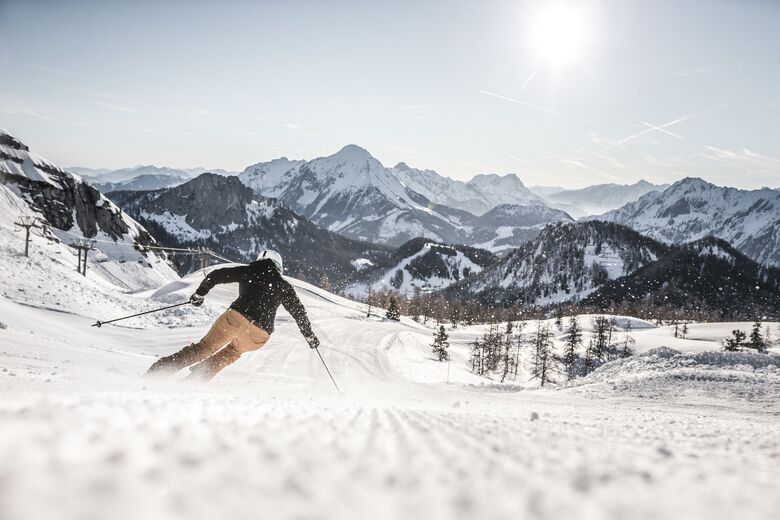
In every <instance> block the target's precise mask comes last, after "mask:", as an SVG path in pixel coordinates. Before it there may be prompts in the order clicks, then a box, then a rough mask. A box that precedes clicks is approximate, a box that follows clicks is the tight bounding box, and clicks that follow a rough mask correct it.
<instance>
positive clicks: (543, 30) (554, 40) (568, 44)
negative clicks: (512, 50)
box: [531, 3, 593, 68]
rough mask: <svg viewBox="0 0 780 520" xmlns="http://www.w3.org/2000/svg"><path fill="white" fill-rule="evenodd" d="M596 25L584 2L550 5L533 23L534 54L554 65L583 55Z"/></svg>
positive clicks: (562, 64) (559, 64)
mask: <svg viewBox="0 0 780 520" xmlns="http://www.w3.org/2000/svg"><path fill="white" fill-rule="evenodd" d="M592 25H593V22H592V19H591V16H590V13H589V12H588V11H587V9H586V8H585V6H584V5H583V4H582V3H577V4H574V3H572V4H557V5H549V6H546V7H545V8H544V9H543V10H541V11H540V12H538V13H536V16H535V17H534V19H533V22H532V26H531V44H532V47H533V53H534V56H535V57H536V59H538V60H539V61H541V62H543V63H546V64H548V65H550V66H551V67H554V68H559V67H562V66H564V65H566V64H568V63H571V62H573V61H575V60H577V59H579V58H581V57H582V56H583V54H584V51H585V49H586V48H587V47H588V45H589V44H590V43H591V39H592V33H593V27H592Z"/></svg>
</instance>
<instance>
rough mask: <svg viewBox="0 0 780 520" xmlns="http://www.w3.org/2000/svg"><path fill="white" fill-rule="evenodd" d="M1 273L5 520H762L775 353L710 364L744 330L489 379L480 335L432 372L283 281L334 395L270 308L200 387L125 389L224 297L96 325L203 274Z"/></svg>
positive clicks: (703, 328)
mask: <svg viewBox="0 0 780 520" xmlns="http://www.w3.org/2000/svg"><path fill="white" fill-rule="evenodd" d="M61 254H62V253H61ZM0 259H1V260H2V261H3V262H4V265H1V266H0V273H2V274H1V275H0V276H2V280H0V282H2V287H3V293H2V295H0V317H2V322H3V324H5V325H6V328H0V425H2V426H1V427H0V461H2V463H0V518H3V519H5V518H8V519H12V520H15V519H22V518H24V519H27V518H30V519H32V518H34V519H48V518H57V519H85V518H106V517H110V518H115V519H119V520H121V519H125V518H127V519H133V520H137V519H139V518H144V519H152V520H154V519H178V518H181V519H187V520H197V519H201V518H202V519H213V518H232V519H245V518H246V519H249V518H258V517H259V518H263V517H269V516H270V517H272V518H285V519H286V518H290V519H293V518H295V519H300V518H324V519H330V518H333V519H344V518H360V519H363V518H379V519H383V518H388V519H389V518H401V517H403V518H408V519H414V518H421V519H422V518H425V519H428V518H433V519H436V518H498V519H503V518H506V519H510V518H512V519H516V518H593V519H596V518H615V519H624V518H702V519H705V518H706V519H720V518H723V519H731V518H734V517H735V516H739V517H742V518H751V519H752V518H758V519H761V518H767V519H768V518H774V517H775V515H776V511H777V509H778V507H780V469H778V468H780V465H778V458H779V457H780V419H779V417H780V405H779V403H778V387H779V386H780V383H779V382H780V375H779V374H778V368H777V367H778V361H777V358H778V356H777V355H776V354H773V355H771V356H767V355H765V356H760V357H756V355H752V356H751V355H744V354H738V355H735V356H729V355H726V354H715V353H713V352H711V351H713V350H715V349H718V348H719V343H718V342H719V339H720V338H721V337H723V336H724V335H725V334H728V333H729V332H730V330H731V329H732V328H735V327H741V328H743V329H745V328H747V327H749V324H692V325H690V326H689V328H690V332H689V336H688V338H689V339H685V340H683V339H675V338H673V337H672V330H671V328H670V327H655V326H654V325H653V324H651V323H648V322H644V321H642V320H637V319H635V318H631V317H618V318H617V320H618V325H619V326H620V327H626V326H627V324H628V323H631V326H632V328H633V334H634V336H635V337H636V340H637V343H636V349H637V351H638V352H640V353H645V354H642V355H640V356H637V357H635V358H632V359H629V360H628V361H621V362H615V363H613V364H609V365H605V366H603V367H601V368H600V369H599V370H597V371H596V372H594V373H593V374H592V375H591V376H589V377H588V378H586V379H583V380H581V381H578V382H577V384H576V385H575V384H572V385H569V386H568V387H563V388H561V389H556V387H554V386H553V387H552V388H549V389H548V388H546V389H538V388H537V385H536V383H535V382H534V381H529V380H527V378H526V373H527V366H526V367H524V369H523V373H522V374H521V380H518V381H516V382H512V383H508V384H500V383H498V381H495V380H490V379H486V378H481V377H478V376H476V375H474V374H472V373H470V372H469V371H468V370H467V367H466V359H467V358H468V345H467V342H468V341H471V340H473V339H474V338H475V337H477V336H478V335H480V334H481V333H482V332H483V331H484V329H485V327H483V326H472V327H459V328H456V329H454V330H452V331H451V342H452V347H451V354H452V360H451V362H450V363H449V364H447V363H438V362H435V361H433V360H432V359H431V354H430V347H429V346H428V345H429V343H430V341H431V338H432V336H431V334H432V327H426V326H423V325H420V324H417V323H415V322H413V321H411V320H409V319H407V318H402V320H401V322H400V323H396V322H392V321H388V320H385V319H383V318H381V317H379V316H376V315H374V316H372V317H371V318H366V317H365V314H366V307H365V306H364V305H362V304H359V303H356V302H352V301H350V300H347V299H345V298H342V297H339V296H336V295H333V294H331V293H328V292H326V291H323V290H321V289H318V288H316V287H314V286H311V285H308V284H305V283H302V282H299V281H296V280H291V281H292V282H293V283H294V285H295V287H296V290H297V292H298V294H299V296H300V298H301V300H302V301H303V303H304V305H305V306H306V308H307V309H308V311H309V314H310V316H311V318H312V323H313V329H314V331H315V332H316V333H317V334H318V336H319V337H320V339H321V340H322V347H321V353H322V355H323V357H324V358H325V360H326V361H327V362H328V364H329V366H330V369H331V371H332V372H333V375H334V377H335V378H336V380H337V381H338V383H339V385H340V386H341V388H342V393H341V394H338V393H336V391H335V389H334V388H333V387H332V384H331V382H330V380H329V379H328V376H327V374H326V373H325V371H324V369H323V367H322V365H321V362H320V360H319V358H318V357H317V356H316V355H315V354H314V353H313V352H312V351H311V350H310V349H309V348H308V347H307V345H306V344H305V342H304V341H303V339H302V338H301V336H300V334H299V332H298V331H297V328H296V327H295V325H294V323H293V322H292V320H291V318H290V317H289V316H288V315H287V314H286V313H285V312H280V315H279V317H278V320H277V330H276V332H274V334H273V336H272V338H271V340H270V342H269V343H268V344H267V345H266V346H265V347H264V348H263V349H261V350H259V351H257V352H254V353H250V354H246V355H244V356H243V357H242V358H241V359H240V360H239V361H238V362H237V363H236V364H234V365H232V366H230V367H228V368H227V369H225V370H224V371H223V372H222V373H221V374H220V375H219V376H218V377H217V378H216V379H215V380H214V381H212V382H211V383H210V384H208V385H197V384H192V383H188V382H185V381H181V380H179V378H172V379H170V380H165V381H162V380H150V379H141V378H139V375H140V374H142V373H143V372H144V370H145V369H146V368H147V367H148V366H149V365H150V364H151V363H152V362H153V361H154V360H155V359H156V357H157V356H160V355H167V354H170V353H172V352H174V351H176V350H178V349H179V348H181V347H182V346H183V345H186V344H188V343H190V342H192V341H194V340H197V339H198V338H199V337H201V335H202V334H203V333H204V331H205V330H206V327H207V326H208V323H209V322H210V321H211V320H213V319H214V318H215V317H216V316H217V315H218V314H219V313H220V312H221V311H222V310H224V308H225V307H226V306H227V305H228V304H229V302H230V301H231V299H232V298H233V297H234V295H235V290H236V287H234V286H230V285H225V286H219V287H217V288H215V289H214V290H213V291H212V292H211V293H210V294H209V296H208V297H207V300H206V303H205V304H204V305H203V306H202V307H200V308H197V309H195V308H191V307H188V306H187V307H182V308H179V309H175V311H176V312H175V313H174V312H173V311H171V312H170V313H159V314H150V315H147V316H143V317H140V318H135V319H133V320H132V321H127V322H121V323H119V324H117V325H105V326H103V327H102V328H100V329H98V328H94V327H90V325H91V324H92V323H93V322H94V320H95V319H103V320H105V319H108V318H112V317H116V316H119V315H122V314H126V313H129V312H133V311H134V310H136V309H144V310H146V309H149V308H153V307H156V306H160V305H165V304H168V303H174V302H177V301H184V300H185V298H186V297H188V296H189V294H191V292H192V291H193V290H194V288H195V287H196V286H197V285H198V284H199V283H200V281H201V280H202V278H203V276H204V273H203V272H198V273H195V274H192V275H190V276H188V277H185V278H182V279H180V280H177V281H174V282H171V283H167V284H164V285H162V286H161V287H159V288H158V289H156V290H149V291H144V292H136V293H129V292H126V291H121V290H118V289H117V287H115V286H113V285H111V284H109V283H108V282H106V281H105V280H103V279H102V278H100V277H97V276H92V277H87V278H86V279H85V278H83V277H81V276H80V275H78V274H77V273H75V270H73V272H72V276H70V275H68V272H70V271H71V269H70V266H69V265H67V262H65V261H64V260H63V261H61V260H59V259H58V258H56V257H53V258H52V259H51V260H49V262H50V264H51V266H50V267H49V269H48V276H46V275H44V271H43V270H42V269H44V267H43V266H40V267H38V266H37V264H35V263H34V262H32V261H30V262H27V261H25V260H23V259H22V258H19V257H18V256H15V255H14V254H11V253H10V252H9V251H8V250H7V249H6V250H3V251H2V254H0ZM41 263H42V262H41ZM11 268H13V270H11ZM11 272H13V273H14V275H13V276H11V275H10V273H11ZM66 298H67V300H66V301H65V302H64V304H63V305H55V303H54V300H56V299H62V300H65V299H66ZM61 303H62V302H61ZM376 311H379V312H380V313H381V310H376V309H375V312H376ZM581 319H582V323H583V325H584V328H585V329H586V330H588V327H589V325H588V322H589V317H587V316H583V317H582V318H581ZM548 324H549V325H550V326H552V327H554V324H553V323H552V322H548ZM429 325H432V324H429ZM773 326H776V325H775V324H773ZM532 327H533V323H529V324H527V326H526V329H527V330H530V329H531V328H532ZM554 333H555V334H556V338H555V341H556V345H558V344H559V343H560V341H561V334H562V333H561V331H560V330H558V329H557V328H554ZM659 346H668V347H671V348H674V349H676V351H679V352H680V353H676V352H675V351H666V350H658V348H657V347H659ZM653 349H655V350H653ZM682 352H687V353H685V354H683V353H682ZM691 352H694V354H690V353H691ZM695 352H699V354H695ZM713 372H717V373H718V374H717V377H708V380H707V383H706V384H702V382H701V376H702V374H708V375H709V376H712V375H713ZM182 375H183V374H182ZM640 380H644V381H650V382H651V383H652V384H648V385H645V387H646V388H647V391H636V389H635V388H634V381H640ZM650 389H652V391H650ZM732 389H736V391H733V392H732V391H731V390H732Z"/></svg>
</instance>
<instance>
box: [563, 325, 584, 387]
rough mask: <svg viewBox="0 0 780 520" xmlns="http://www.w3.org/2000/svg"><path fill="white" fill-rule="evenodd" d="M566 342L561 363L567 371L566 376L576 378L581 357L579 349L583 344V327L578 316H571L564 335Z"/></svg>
mask: <svg viewBox="0 0 780 520" xmlns="http://www.w3.org/2000/svg"><path fill="white" fill-rule="evenodd" d="M564 342H565V344H566V347H565V350H564V353H563V358H561V363H562V364H563V368H564V370H565V372H566V378H567V379H574V378H575V377H576V376H577V365H578V363H579V359H580V356H579V354H577V349H578V348H579V347H580V345H582V328H581V327H580V322H579V320H578V319H577V317H576V316H572V317H571V318H569V324H568V326H567V327H566V334H565V335H564Z"/></svg>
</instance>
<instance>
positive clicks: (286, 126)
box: [284, 123, 301, 130]
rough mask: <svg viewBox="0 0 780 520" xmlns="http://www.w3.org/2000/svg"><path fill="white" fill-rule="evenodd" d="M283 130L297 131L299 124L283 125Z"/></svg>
mask: <svg viewBox="0 0 780 520" xmlns="http://www.w3.org/2000/svg"><path fill="white" fill-rule="evenodd" d="M284 127H285V128H289V129H290V130H298V129H299V128H300V127H301V124H300V123H285V124H284Z"/></svg>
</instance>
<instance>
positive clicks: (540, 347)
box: [532, 322, 555, 386]
mask: <svg viewBox="0 0 780 520" xmlns="http://www.w3.org/2000/svg"><path fill="white" fill-rule="evenodd" d="M551 338H552V333H551V332H550V328H549V327H548V326H547V325H545V326H542V324H541V322H537V325H536V333H535V334H534V339H533V341H534V365H533V370H532V373H533V376H534V377H538V378H539V382H540V383H541V386H544V385H545V384H546V383H548V382H549V381H550V375H551V373H552V371H553V365H554V363H555V357H554V355H553V351H552V347H553V343H552V340H551Z"/></svg>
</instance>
